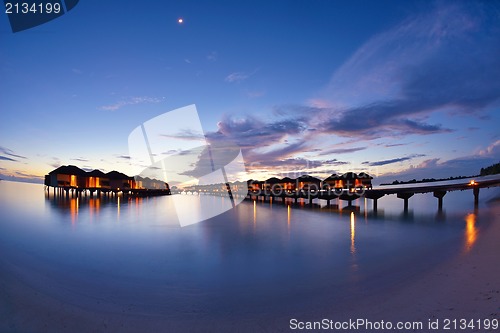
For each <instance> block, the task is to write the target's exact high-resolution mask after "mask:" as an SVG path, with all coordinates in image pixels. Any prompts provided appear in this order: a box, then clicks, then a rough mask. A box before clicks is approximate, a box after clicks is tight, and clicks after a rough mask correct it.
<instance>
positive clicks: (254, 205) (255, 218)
mask: <svg viewBox="0 0 500 333" xmlns="http://www.w3.org/2000/svg"><path fill="white" fill-rule="evenodd" d="M256 223H257V201H255V200H254V201H253V225H254V226H255V224H256Z"/></svg>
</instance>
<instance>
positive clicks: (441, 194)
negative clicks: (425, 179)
mask: <svg viewBox="0 0 500 333" xmlns="http://www.w3.org/2000/svg"><path fill="white" fill-rule="evenodd" d="M445 195H446V191H434V198H437V199H438V210H443V197H444V196H445Z"/></svg>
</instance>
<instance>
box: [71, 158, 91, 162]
mask: <svg viewBox="0 0 500 333" xmlns="http://www.w3.org/2000/svg"><path fill="white" fill-rule="evenodd" d="M71 160H72V161H78V162H88V161H89V160H88V159H86V158H81V157H79V158H72V159H71Z"/></svg>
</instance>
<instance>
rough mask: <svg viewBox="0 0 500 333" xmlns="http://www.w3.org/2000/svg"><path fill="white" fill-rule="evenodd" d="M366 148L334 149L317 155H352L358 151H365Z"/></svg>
mask: <svg viewBox="0 0 500 333" xmlns="http://www.w3.org/2000/svg"><path fill="white" fill-rule="evenodd" d="M365 149H366V147H352V148H334V149H329V150H324V151H322V152H321V153H320V154H319V155H329V154H348V153H354V152H357V151H360V150H365Z"/></svg>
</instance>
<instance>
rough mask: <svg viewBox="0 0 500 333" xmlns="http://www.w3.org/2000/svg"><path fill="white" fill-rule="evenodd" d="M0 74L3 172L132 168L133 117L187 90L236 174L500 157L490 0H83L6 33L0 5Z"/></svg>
mask: <svg viewBox="0 0 500 333" xmlns="http://www.w3.org/2000/svg"><path fill="white" fill-rule="evenodd" d="M179 18H182V19H183V22H182V23H179ZM0 78H1V80H0V178H3V179H12V180H21V181H41V180H42V179H43V176H44V175H45V174H47V173H48V172H49V171H51V170H53V169H54V168H56V167H58V166H60V165H68V164H72V165H76V166H79V167H81V168H83V169H85V170H92V169H101V170H103V171H105V172H107V171H111V170H118V171H121V172H124V173H128V174H130V175H133V174H134V173H136V171H137V168H136V167H135V168H134V165H131V160H132V158H131V155H130V151H129V141H128V137H129V135H130V134H131V133H132V131H133V130H134V129H135V128H137V127H138V126H140V125H141V124H143V123H145V122H147V121H148V120H150V119H152V118H154V117H157V116H159V115H162V114H164V113H166V112H169V111H171V110H175V109H179V108H182V107H185V106H188V105H193V104H194V105H196V109H197V111H198V115H199V121H200V123H201V126H202V128H203V132H204V134H205V136H206V139H207V141H208V142H209V143H210V144H211V145H214V146H216V145H217V144H222V143H225V142H231V143H233V144H234V145H236V146H238V147H239V148H240V149H241V152H242V156H243V159H244V161H245V165H246V174H244V175H242V177H246V178H247V179H250V178H253V179H266V178H269V177H271V176H278V177H283V176H292V177H294V176H295V177H296V176H298V175H300V174H311V175H313V176H317V177H319V178H326V177H327V176H328V175H330V174H332V173H337V174H341V173H344V172H347V171H354V172H361V171H364V172H368V173H370V174H371V175H373V176H375V180H374V182H375V183H380V182H384V181H392V180H396V179H398V180H409V179H413V178H417V179H421V178H431V177H434V178H440V177H448V176H460V175H475V174H478V173H479V170H480V168H481V167H486V166H489V165H491V164H494V163H498V162H499V159H500V158H499V157H500V136H499V131H498V127H499V126H498V124H499V123H500V121H499V120H500V2H498V1H485V2H479V1H464V2H460V1H436V2H433V1H373V2H365V1H327V0H313V1H305V0H300V1H299V0H289V1H280V0H277V1H189V0H188V1H160V0H158V1H156V0H149V1H100V0H86V1H80V3H79V4H78V5H77V6H76V7H75V8H73V9H72V10H71V11H69V12H67V13H66V14H64V15H63V16H61V17H59V18H57V19H55V20H53V21H50V22H47V23H45V24H43V25H40V26H37V27H34V28H32V29H28V30H25V31H21V32H17V33H13V32H12V30H11V28H10V25H9V21H8V18H7V15H6V14H5V13H2V14H0ZM172 126H180V125H177V124H174V123H173V124H172ZM186 139H188V138H186ZM198 153H199V151H198ZM197 168H198V165H197V164H196V162H193V163H191V164H189V166H188V167H187V169H189V170H185V172H184V174H185V175H193V174H196V169H197ZM172 181H176V180H172Z"/></svg>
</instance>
